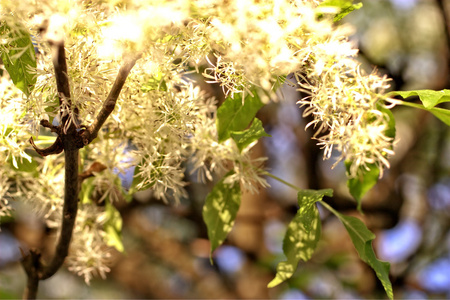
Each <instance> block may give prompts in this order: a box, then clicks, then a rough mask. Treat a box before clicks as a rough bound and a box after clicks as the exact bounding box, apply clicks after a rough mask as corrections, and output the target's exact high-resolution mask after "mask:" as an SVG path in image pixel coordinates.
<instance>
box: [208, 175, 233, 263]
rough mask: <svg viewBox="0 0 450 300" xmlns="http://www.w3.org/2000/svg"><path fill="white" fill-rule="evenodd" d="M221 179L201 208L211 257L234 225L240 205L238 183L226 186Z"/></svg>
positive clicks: (223, 179)
mask: <svg viewBox="0 0 450 300" xmlns="http://www.w3.org/2000/svg"><path fill="white" fill-rule="evenodd" d="M231 174H232V173H231V172H230V173H228V174H227V175H225V176H224V178H222V180H220V181H219V182H218V183H217V184H216V185H215V186H214V188H213V189H212V191H211V192H210V193H209V194H208V196H206V201H205V205H204V206H203V213H202V215H203V220H204V221H205V224H206V227H207V230H208V238H209V240H210V242H211V253H210V254H211V255H212V253H213V251H214V250H215V249H216V248H217V247H219V246H220V245H221V244H222V243H223V242H224V240H225V238H226V237H227V235H228V233H229V232H230V231H231V229H232V228H233V225H234V220H235V218H236V215H237V212H238V210H239V206H240V204H241V188H240V185H239V183H234V184H233V185H231V184H226V183H225V182H224V181H225V179H226V178H227V177H228V176H229V175H231Z"/></svg>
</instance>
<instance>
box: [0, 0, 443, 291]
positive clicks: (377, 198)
mask: <svg viewBox="0 0 450 300" xmlns="http://www.w3.org/2000/svg"><path fill="white" fill-rule="evenodd" d="M362 2H363V4H364V6H363V8H362V9H360V10H358V11H356V12H353V13H351V14H350V15H348V16H347V17H346V18H344V19H343V20H342V21H344V22H349V23H351V24H353V25H354V27H355V33H354V35H353V36H352V38H351V39H352V40H353V41H354V42H355V44H356V45H357V46H358V48H359V49H360V55H359V59H360V61H361V63H362V65H363V68H364V69H366V70H367V71H368V72H370V71H371V69H372V68H376V69H378V71H379V72H381V73H384V74H387V75H388V76H389V77H390V78H392V89H393V90H411V89H436V90H440V89H446V88H450V77H449V66H450V46H449V45H450V35H449V28H450V21H449V20H450V1H448V0H390V1H389V0H377V1H375V0H367V1H362ZM210 89H211V88H210ZM210 91H211V93H213V94H216V96H217V97H218V98H219V99H220V97H221V96H220V93H221V90H220V89H217V91H216V90H214V89H211V90H210ZM280 97H286V99H288V100H287V101H284V102H283V103H282V104H281V103H278V104H270V105H268V106H266V107H264V108H263V109H262V110H261V111H260V112H259V115H258V118H260V119H261V120H262V121H263V123H264V124H265V126H266V131H267V132H268V133H270V134H271V135H272V137H271V138H264V139H263V140H262V141H261V142H260V143H259V144H257V145H256V146H255V148H254V151H253V154H254V155H255V157H258V156H268V157H269V165H268V166H267V167H268V169H269V170H270V171H271V172H272V173H273V174H275V175H277V176H279V177H281V178H283V179H285V180H286V181H289V182H291V183H293V184H295V185H297V186H299V187H301V188H311V189H320V188H332V189H334V195H335V196H334V197H333V198H328V199H326V201H327V202H328V203H330V204H331V205H332V206H333V207H334V208H336V209H337V210H339V211H340V212H342V213H344V214H348V215H354V216H358V217H359V218H361V219H363V221H364V222H365V223H366V225H367V226H368V227H369V229H371V230H372V231H373V232H374V233H375V234H376V235H377V238H376V239H375V242H374V248H375V251H376V253H377V255H378V257H379V258H380V259H382V260H385V261H389V262H390V263H391V281H392V283H393V287H394V295H395V298H397V299H427V298H428V299H436V298H440V299H442V298H447V299H450V231H449V228H450V128H449V127H447V126H445V125H444V124H443V123H442V122H440V121H439V120H438V119H436V118H435V117H434V116H433V115H431V114H429V113H427V112H425V111H419V110H416V109H412V108H407V107H396V108H394V109H393V113H394V115H395V119H396V130H397V142H396V145H395V152H396V155H395V156H394V157H392V159H391V160H390V161H391V168H390V169H389V170H387V171H386V172H385V174H384V176H383V178H382V179H381V180H380V181H379V182H378V184H377V185H376V186H375V188H374V189H373V190H371V191H370V192H369V193H368V194H367V195H366V196H365V197H364V200H363V206H362V208H363V211H364V215H361V214H359V213H358V212H357V211H356V203H355V202H354V201H353V200H352V198H351V196H350V195H349V193H348V191H347V187H346V180H345V173H344V172H345V167H344V166H343V165H342V164H339V165H337V166H336V167H335V168H334V169H331V165H332V164H333V163H334V161H333V160H329V161H323V160H322V152H321V150H320V148H318V147H317V146H316V145H315V143H316V142H315V141H313V140H311V135H312V132H311V131H309V130H306V131H305V129H304V128H305V124H307V123H308V122H309V121H308V120H307V119H304V118H302V111H301V109H299V108H298V106H297V105H296V101H297V100H298V99H299V97H300V95H299V94H298V93H297V92H296V90H295V88H292V87H289V86H284V87H283V88H282V89H281V90H280ZM408 101H417V99H413V98H410V99H408ZM447 104H448V103H447ZM441 106H442V107H445V105H442V104H441ZM446 108H450V107H448V106H447V107H446ZM186 168H187V173H186V176H187V178H189V179H190V181H191V183H190V185H189V186H188V187H187V189H188V192H189V198H188V199H184V200H183V201H182V203H181V204H180V205H178V206H170V205H165V204H163V203H162V202H159V201H156V200H154V199H152V195H151V193H147V192H140V193H139V194H137V195H136V197H135V198H134V199H133V201H131V203H121V204H118V208H119V210H120V213H121V215H122V218H123V243H124V246H125V252H124V253H119V252H115V253H114V255H113V257H112V267H111V272H110V273H109V274H108V276H107V279H106V280H103V279H101V278H96V279H94V280H93V281H92V282H91V284H90V286H87V285H86V284H85V283H84V281H83V279H82V278H79V277H77V276H75V275H73V274H71V273H69V272H68V271H67V270H65V269H62V270H60V271H59V272H58V273H57V274H56V275H55V276H54V277H52V278H51V279H49V280H46V281H44V282H41V284H40V290H39V294H38V297H40V298H49V299H51V298H59V299H61V298H91V299H101V298H103V299H124V298H129V299H131V298H159V299H168V298H170V299H174V298H180V299H183V298H184V299H193V298H210V299H214V298H222V299H225V298H234V299H318V298H320V299H383V298H386V295H385V293H384V290H383V288H382V286H381V284H380V283H379V282H378V280H377V279H376V276H375V274H374V273H373V271H372V270H371V269H370V268H369V267H368V266H366V265H365V264H364V263H363V262H362V261H360V259H359V257H358V255H357V253H356V251H355V249H354V248H353V245H352V243H351V241H350V239H349V237H348V235H347V232H346V230H345V228H344V227H343V226H342V225H341V224H340V222H339V221H338V220H337V219H336V218H335V217H334V216H332V215H330V214H328V213H327V211H326V210H322V209H320V207H319V209H320V212H321V218H322V226H323V227H322V239H321V242H320V243H319V246H318V249H317V250H316V253H315V254H314V255H313V257H312V259H311V260H310V261H309V262H307V263H304V262H302V263H300V265H299V268H298V270H297V272H296V273H295V274H294V276H293V277H292V278H291V279H290V280H288V281H287V282H286V283H283V284H281V285H279V286H277V287H275V288H273V289H268V288H267V287H266V286H267V284H268V282H269V281H270V280H271V279H272V278H273V276H274V275H275V268H276V265H277V263H278V262H279V261H281V260H284V255H283V253H282V239H283V236H284V233H285V230H286V226H287V224H288V223H289V222H290V220H291V219H292V218H293V216H294V215H295V213H296V211H297V196H296V192H295V191H294V190H292V189H289V188H287V187H285V186H283V185H280V184H279V183H278V182H273V181H270V183H271V185H272V187H271V188H270V189H268V190H260V193H258V194H244V195H243V197H242V204H241V208H240V210H239V213H238V216H237V219H236V223H235V227H234V229H233V230H232V232H231V234H230V235H229V238H228V239H227V241H226V242H225V244H224V245H223V246H222V247H220V248H219V249H218V250H217V251H216V252H215V253H214V265H211V264H210V262H209V242H208V240H207V233H206V227H205V225H204V223H203V221H202V215H201V212H202V206H203V203H204V199H205V196H206V195H207V193H208V192H209V191H210V190H211V188H212V186H213V184H210V185H204V184H201V183H198V182H196V181H195V180H196V176H195V174H193V175H192V174H189V165H187V166H186ZM131 174H132V173H131ZM121 176H122V177H123V178H124V179H129V174H128V175H127V174H121ZM127 176H128V177H127ZM16 208H17V212H16V217H15V219H14V220H2V231H1V232H0V299H8V298H20V297H21V294H22V291H23V288H24V286H25V284H26V281H25V280H26V277H25V274H24V271H23V269H22V267H21V265H20V262H19V261H20V258H21V255H20V251H19V247H25V248H26V247H27V246H26V245H30V244H33V243H39V239H40V238H41V236H42V234H43V231H45V228H43V223H42V221H41V220H39V219H37V218H36V217H34V216H33V214H32V213H31V212H30V208H27V207H21V206H17V207H16ZM55 287H56V288H55Z"/></svg>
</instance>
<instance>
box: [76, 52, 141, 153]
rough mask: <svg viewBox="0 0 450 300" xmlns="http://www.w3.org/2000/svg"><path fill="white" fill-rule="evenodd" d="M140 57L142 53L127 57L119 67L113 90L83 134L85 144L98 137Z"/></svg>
mask: <svg viewBox="0 0 450 300" xmlns="http://www.w3.org/2000/svg"><path fill="white" fill-rule="evenodd" d="M140 57H141V56H140V55H137V56H134V57H127V58H125V62H124V64H123V65H122V66H121V67H120V69H119V73H118V74H117V78H116V80H115V81H114V84H113V86H112V88H111V91H110V92H109V95H108V97H107V98H106V100H105V102H103V106H102V109H101V110H100V112H99V113H98V115H97V117H96V119H95V121H94V122H93V123H92V125H91V126H89V127H88V128H87V129H86V130H85V131H84V132H83V134H82V137H83V143H84V145H87V144H89V143H90V142H92V140H94V139H95V138H96V137H97V134H98V132H99V130H100V128H101V127H102V126H103V124H104V123H105V121H106V119H107V118H108V117H109V115H110V114H111V113H112V111H113V110H114V107H115V106H116V102H117V98H119V95H120V92H121V90H122V87H123V85H124V84H125V81H126V79H127V77H128V74H129V73H130V71H131V69H132V68H133V66H134V65H135V64H136V61H137V60H138V59H139V58H140Z"/></svg>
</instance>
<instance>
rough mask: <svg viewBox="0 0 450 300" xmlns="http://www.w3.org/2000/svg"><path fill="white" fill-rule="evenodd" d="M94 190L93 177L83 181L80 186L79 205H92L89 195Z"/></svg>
mask: <svg viewBox="0 0 450 300" xmlns="http://www.w3.org/2000/svg"><path fill="white" fill-rule="evenodd" d="M94 189H95V185H94V177H89V178H86V179H85V180H83V183H82V184H81V189H80V194H79V199H80V202H81V204H89V203H92V201H91V195H92V192H93V191H94Z"/></svg>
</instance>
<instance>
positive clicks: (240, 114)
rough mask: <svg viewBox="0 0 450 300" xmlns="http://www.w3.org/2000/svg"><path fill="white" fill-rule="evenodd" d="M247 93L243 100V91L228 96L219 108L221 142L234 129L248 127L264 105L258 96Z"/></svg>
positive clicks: (240, 129) (218, 122)
mask: <svg viewBox="0 0 450 300" xmlns="http://www.w3.org/2000/svg"><path fill="white" fill-rule="evenodd" d="M254 94H255V97H252V96H251V95H247V96H246V97H245V99H244V101H242V93H240V94H235V95H234V98H231V97H228V98H227V99H226V100H225V102H224V103H223V104H222V105H221V106H220V107H219V108H218V109H217V123H216V126H217V131H218V135H219V143H221V142H223V141H225V140H227V139H228V138H229V137H230V134H231V132H233V131H242V130H244V129H246V128H247V126H248V125H249V124H250V122H251V121H252V120H253V118H254V117H255V115H256V113H257V112H258V110H259V109H260V108H261V107H262V106H263V105H264V104H263V103H262V102H261V100H260V99H259V98H258V97H257V96H256V93H254Z"/></svg>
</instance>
